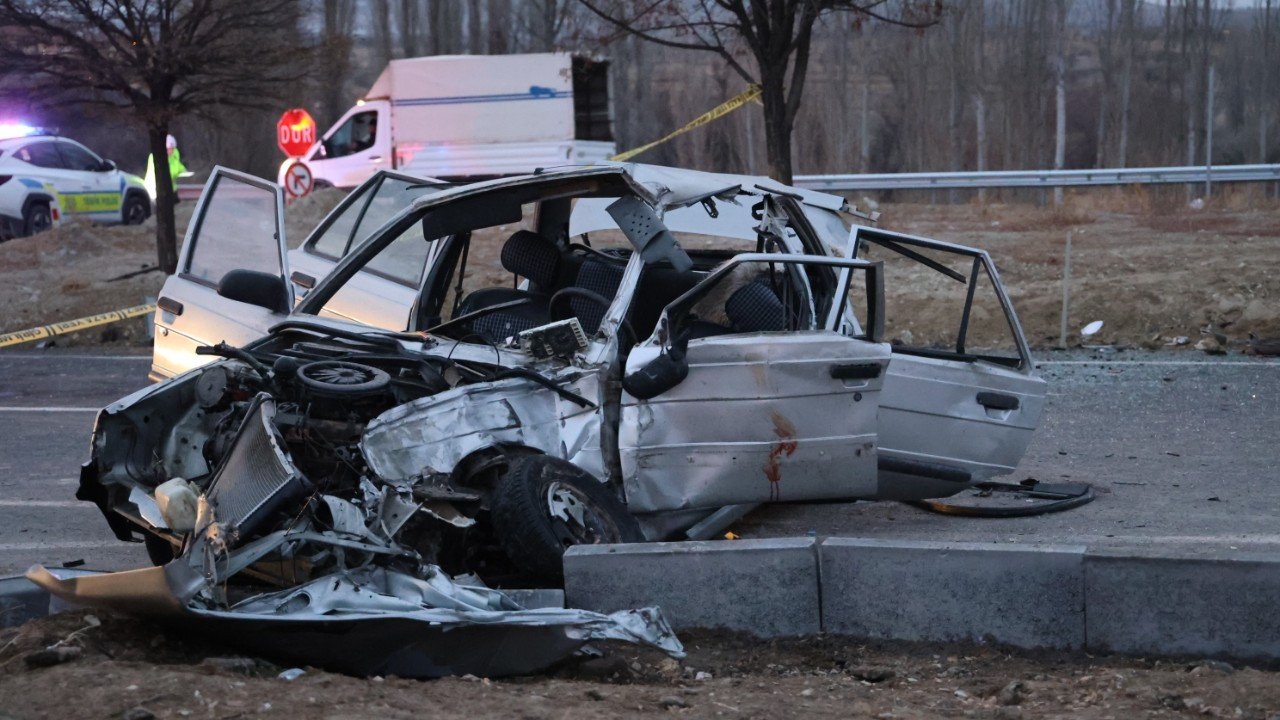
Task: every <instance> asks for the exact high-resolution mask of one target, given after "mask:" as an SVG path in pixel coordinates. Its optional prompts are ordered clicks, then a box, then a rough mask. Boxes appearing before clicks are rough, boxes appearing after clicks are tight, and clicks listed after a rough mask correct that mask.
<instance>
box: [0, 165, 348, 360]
mask: <svg viewBox="0 0 1280 720" xmlns="http://www.w3.org/2000/svg"><path fill="white" fill-rule="evenodd" d="M342 197H343V194H342V193H341V192H338V191H334V190H329V191H324V192H320V193H316V194H315V195H310V196H308V197H305V198H302V199H301V200H298V201H297V202H294V203H291V204H290V205H289V206H288V207H287V208H286V211H285V237H286V238H287V239H288V240H289V241H290V242H291V244H292V245H297V244H299V243H301V242H302V240H303V239H305V238H306V236H307V234H308V233H309V232H310V231H311V230H312V229H313V228H315V226H316V225H317V224H318V223H319V222H320V220H321V219H323V218H324V216H325V214H326V213H328V212H329V210H331V209H332V208H333V207H334V206H335V205H337V204H338V202H339V201H340V200H341V199H342ZM194 210H195V203H194V202H183V203H179V204H178V207H177V213H176V214H177V224H178V245H179V248H181V245H182V239H183V236H184V234H185V233H186V229H187V225H188V223H189V222H190V221H191V214H192V212H193V211H194ZM155 267H156V228H155V219H154V218H152V219H150V220H148V221H147V222H145V223H143V224H142V225H135V226H127V227H125V226H112V227H104V226H100V225H92V224H90V223H88V222H84V221H78V220H77V221H72V222H68V223H66V224H65V225H62V226H61V227H58V228H55V229H54V230H51V231H49V232H46V233H43V234H40V235H37V236H35V237H28V238H18V239H16V240H9V241H8V242H4V243H0V307H4V308H5V309H6V310H5V313H4V315H3V317H0V333H5V332H12V331H14V330H24V329H26V328H31V327H37V326H40V325H47V324H50V323H55V322H61V321H64V320H74V319H75V318H80V317H86V316H89V315H96V314H98V313H103V312H108V311H110V310H120V309H123V308H127V307H133V306H135V305H142V304H144V303H146V302H147V298H151V299H152V302H154V299H155V298H156V297H157V296H158V295H159V294H160V287H161V286H162V285H163V284H164V274H163V273H161V272H159V271H157V270H155V269H154V268H155ZM149 321H150V318H139V319H135V320H129V321H126V322H121V323H116V324H114V325H106V326H100V327H96V328H93V329H90V330H84V331H81V332H77V333H71V334H68V335H63V336H61V337H59V338H57V340H56V342H57V344H58V345H98V344H103V345H107V346H111V345H125V346H134V347H143V346H147V345H149V344H150V340H149V339H148V335H147V323H148V322H149Z"/></svg>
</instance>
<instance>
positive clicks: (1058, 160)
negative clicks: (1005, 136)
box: [1053, 0, 1067, 206]
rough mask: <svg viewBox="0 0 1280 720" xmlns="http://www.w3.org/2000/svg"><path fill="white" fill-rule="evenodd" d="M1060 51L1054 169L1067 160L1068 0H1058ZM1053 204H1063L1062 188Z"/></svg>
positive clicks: (1056, 82)
mask: <svg viewBox="0 0 1280 720" xmlns="http://www.w3.org/2000/svg"><path fill="white" fill-rule="evenodd" d="M1057 24H1058V52H1057V56H1058V57H1057V61H1056V63H1055V68H1054V86H1055V87H1054V97H1055V100H1056V105H1055V110H1056V112H1055V119H1056V122H1055V123H1054V131H1055V136H1054V143H1053V169H1054V170H1061V169H1062V167H1063V165H1064V164H1065V163H1066V160H1067V0H1058V23H1057ZM1053 204H1054V205H1055V206H1056V205H1061V204H1062V188H1061V187H1060V186H1059V187H1055V188H1054V189H1053Z"/></svg>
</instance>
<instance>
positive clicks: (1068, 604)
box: [819, 538, 1085, 650]
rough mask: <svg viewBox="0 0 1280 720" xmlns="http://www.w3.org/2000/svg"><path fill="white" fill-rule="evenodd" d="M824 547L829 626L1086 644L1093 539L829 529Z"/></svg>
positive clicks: (935, 637) (890, 635)
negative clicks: (899, 535) (929, 538)
mask: <svg viewBox="0 0 1280 720" xmlns="http://www.w3.org/2000/svg"><path fill="white" fill-rule="evenodd" d="M819 557H820V559H821V572H822V626H823V630H824V631H826V632H828V633H834V634H838V635H849V636H852V637H858V638H874V639H890V640H919V641H941V642H994V643H1000V644H1004V645H1012V646H1015V647H1022V648H1055V649H1071V650H1076V649H1080V648H1083V647H1085V586H1084V558H1085V548H1084V546H1076V545H1041V546H1034V547H1026V546H1015V545H992V544H989V543H946V542H912V541H902V540H894V541H886V540H864V539H854V538H828V539H827V540H825V541H824V542H823V543H822V545H821V547H820V548H819Z"/></svg>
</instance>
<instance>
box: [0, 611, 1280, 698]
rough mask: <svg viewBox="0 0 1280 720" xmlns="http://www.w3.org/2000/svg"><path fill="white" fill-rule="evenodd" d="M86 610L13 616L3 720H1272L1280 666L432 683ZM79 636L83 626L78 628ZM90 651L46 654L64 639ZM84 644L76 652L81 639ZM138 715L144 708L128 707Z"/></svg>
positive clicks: (622, 670)
mask: <svg viewBox="0 0 1280 720" xmlns="http://www.w3.org/2000/svg"><path fill="white" fill-rule="evenodd" d="M95 621H99V618H97V617H95V618H94V619H93V620H89V617H88V613H86V612H75V613H66V614H63V615H60V616H55V617H51V618H46V619H44V620H39V621H35V622H31V623H28V624H27V625H24V626H22V627H20V628H14V629H9V630H4V631H0V648H2V649H0V699H2V702H0V718H6V719H8V718H13V719H14V720H27V719H28V718H67V719H69V720H74V719H78V718H136V719H138V720H141V719H142V718H152V717H155V718H222V719H228V720H229V719H230V718H241V717H263V718H272V717H279V718H294V717H308V718H356V717H381V718H406V720H407V719H409V718H421V717H423V716H424V715H429V716H430V717H433V718H459V719H463V718H465V719H466V720H472V719H473V718H482V717H504V718H506V717H511V718H528V719H530V720H533V719H541V718H613V717H637V716H649V715H654V716H673V715H674V716H678V717H690V718H695V717H696V718H712V717H719V718H781V717H795V718H850V717H855V718H873V717H879V718H933V717H954V718H960V717H971V718H1023V717H1026V718H1033V717H1071V718H1086V719H1087V718H1097V719H1099V720H1101V719H1103V718H1139V717H1141V718H1173V717H1211V718H1215V717H1216V718H1238V719H1241V720H1255V719H1256V720H1264V719H1266V718H1271V717H1274V716H1275V714H1276V713H1277V712H1280V677H1278V676H1277V674H1276V673H1275V672H1272V671H1268V670H1259V669H1253V668H1248V667H1244V666H1232V665H1229V664H1226V663H1221V662H1213V661H1203V660H1191V661H1187V662H1179V661H1153V660H1145V659H1139V658H1113V657H1090V656H1087V655H1084V654H1070V653H1027V652H1010V651H1006V650H1002V649H999V648H992V647H975V646H946V645H910V644H896V645H893V646H885V645H877V644H862V643H858V642H856V641H851V640H847V639H842V638H834V637H817V638H808V639H797V640H784V641H772V642H766V641H758V640H753V639H750V638H746V637H743V636H738V635H730V634H723V633H706V632H703V633H687V634H685V636H684V638H683V639H684V642H685V647H686V650H687V651H688V658H686V659H685V660H684V661H680V662H677V661H675V660H671V659H669V658H667V657H665V656H664V655H661V654H659V653H657V652H650V651H639V650H635V649H632V648H630V647H628V646H619V645H611V646H608V648H607V651H606V655H605V656H604V657H602V658H598V659H594V660H590V661H587V662H582V663H575V664H569V665H567V666H565V667H563V668H561V669H560V670H558V671H555V672H552V673H549V674H548V675H546V676H540V677H530V678H513V679H505V680H486V679H480V678H472V677H467V678H450V679H445V680H434V681H416V680H405V679H398V678H394V677H390V678H368V679H366V678H353V677H347V676H343V675H335V674H332V673H327V672H324V671H320V670H316V669H307V672H306V673H305V674H303V675H302V676H301V677H299V678H298V679H296V680H293V681H287V680H283V679H279V678H278V677H277V675H278V674H279V673H280V672H281V671H282V670H284V669H285V668H282V667H276V666H272V665H270V664H269V663H266V662H264V661H255V660H250V659H248V658H243V657H237V656H236V655H235V653H234V651H233V650H230V649H228V648H226V647H219V646H215V645H212V644H209V643H206V642H203V641H200V640H195V639H184V638H182V637H180V636H177V635H175V634H171V633H167V632H166V631H164V630H163V629H161V628H159V627H156V626H154V625H150V624H147V623H143V622H140V621H137V620H130V619H125V618H115V617H110V616H102V617H101V619H100V623H101V624H100V625H97V626H93V625H92V623H93V622H95ZM69 637H70V639H68V638H69ZM57 643H62V646H63V647H73V648H78V649H79V650H78V652H79V657H78V658H76V659H74V660H70V661H69V662H64V663H62V664H58V665H55V666H52V667H36V666H34V665H33V661H32V660H31V658H33V657H35V656H36V654H37V653H38V652H39V651H40V650H42V649H44V648H47V647H49V646H51V645H54V644H57ZM73 652H74V651H73ZM130 713H132V714H130Z"/></svg>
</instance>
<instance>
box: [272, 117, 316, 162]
mask: <svg viewBox="0 0 1280 720" xmlns="http://www.w3.org/2000/svg"><path fill="white" fill-rule="evenodd" d="M315 142H316V121H315V120H312V119H311V113H308V112H307V111H306V110H303V109H302V108H294V109H292V110H286V111H285V113H284V114H283V115H281V116H280V122H278V123H276V143H278V144H279V145H280V149H281V150H283V151H284V154H285V155H288V156H289V157H295V158H296V157H302V156H303V155H304V154H305V153H306V152H307V150H309V149H310V148H311V146H312V145H314V144H315Z"/></svg>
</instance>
